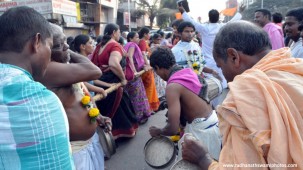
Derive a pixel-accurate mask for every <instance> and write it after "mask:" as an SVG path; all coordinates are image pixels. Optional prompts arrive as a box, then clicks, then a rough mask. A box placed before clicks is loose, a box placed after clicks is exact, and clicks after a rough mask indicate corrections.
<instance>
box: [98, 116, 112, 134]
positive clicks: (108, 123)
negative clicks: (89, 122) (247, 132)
mask: <svg viewBox="0 0 303 170" xmlns="http://www.w3.org/2000/svg"><path fill="white" fill-rule="evenodd" d="M96 120H97V122H98V124H99V125H100V126H104V127H105V131H107V132H108V131H111V130H112V120H111V118H109V117H106V116H102V115H100V116H98V117H97V119H96Z"/></svg>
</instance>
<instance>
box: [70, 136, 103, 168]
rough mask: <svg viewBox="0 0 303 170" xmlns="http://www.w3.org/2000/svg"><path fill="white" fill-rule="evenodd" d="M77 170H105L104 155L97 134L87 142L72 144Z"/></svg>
mask: <svg viewBox="0 0 303 170" xmlns="http://www.w3.org/2000/svg"><path fill="white" fill-rule="evenodd" d="M71 145H72V150H73V158H74V163H75V167H76V169H77V170H104V153H103V149H102V146H101V144H100V142H99V136H98V134H97V133H95V134H94V136H93V137H92V138H91V139H89V140H87V141H73V142H71Z"/></svg>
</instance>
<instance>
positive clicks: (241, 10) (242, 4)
mask: <svg viewBox="0 0 303 170" xmlns="http://www.w3.org/2000/svg"><path fill="white" fill-rule="evenodd" d="M245 8H246V5H244V3H241V6H240V8H239V12H240V13H242V12H243V11H244V10H245Z"/></svg>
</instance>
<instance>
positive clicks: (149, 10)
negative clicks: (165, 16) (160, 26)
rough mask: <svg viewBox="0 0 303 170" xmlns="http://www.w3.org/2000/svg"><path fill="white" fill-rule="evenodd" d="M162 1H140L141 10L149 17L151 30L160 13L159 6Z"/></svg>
mask: <svg viewBox="0 0 303 170" xmlns="http://www.w3.org/2000/svg"><path fill="white" fill-rule="evenodd" d="M159 3H160V0H150V1H148V0H139V2H138V3H137V4H138V6H139V7H140V9H141V10H145V14H147V15H148V18H149V22H150V26H149V27H150V28H152V27H153V25H154V19H155V18H156V16H157V15H158V13H159V5H158V4H159Z"/></svg>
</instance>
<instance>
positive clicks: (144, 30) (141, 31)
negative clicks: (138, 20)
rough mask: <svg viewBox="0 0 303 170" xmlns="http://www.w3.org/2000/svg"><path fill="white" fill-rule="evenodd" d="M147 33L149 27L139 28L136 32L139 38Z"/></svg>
mask: <svg viewBox="0 0 303 170" xmlns="http://www.w3.org/2000/svg"><path fill="white" fill-rule="evenodd" d="M148 33H149V28H147V27H143V28H141V29H140V31H139V32H138V34H139V38H140V39H141V38H143V36H144V34H148Z"/></svg>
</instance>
